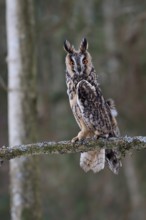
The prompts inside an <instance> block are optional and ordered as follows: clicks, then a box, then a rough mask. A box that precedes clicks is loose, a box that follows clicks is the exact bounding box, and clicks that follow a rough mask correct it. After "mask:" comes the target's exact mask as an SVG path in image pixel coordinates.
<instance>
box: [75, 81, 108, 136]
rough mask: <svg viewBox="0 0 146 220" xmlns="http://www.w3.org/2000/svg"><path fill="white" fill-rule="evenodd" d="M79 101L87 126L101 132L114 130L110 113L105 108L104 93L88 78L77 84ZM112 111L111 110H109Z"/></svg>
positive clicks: (105, 132)
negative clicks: (88, 80)
mask: <svg viewBox="0 0 146 220" xmlns="http://www.w3.org/2000/svg"><path fill="white" fill-rule="evenodd" d="M77 94H78V96H77V103H78V105H79V107H80V110H81V114H82V119H83V120H84V123H85V124H86V126H87V127H88V128H89V129H91V130H92V131H97V132H98V133H99V134H101V135H102V134H109V133H110V132H111V130H112V128H111V123H110V116H109V115H110V113H109V112H108V111H107V110H108V109H106V108H105V104H104V99H103V97H102V94H101V92H100V89H99V91H98V90H97V89H96V88H95V86H92V85H91V84H90V83H89V82H87V81H86V80H82V81H80V82H79V83H78V86H77ZM109 111H110V110H109Z"/></svg>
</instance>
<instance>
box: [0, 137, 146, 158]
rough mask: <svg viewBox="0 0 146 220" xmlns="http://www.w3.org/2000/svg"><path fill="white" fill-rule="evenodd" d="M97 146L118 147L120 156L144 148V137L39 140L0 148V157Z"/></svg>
mask: <svg viewBox="0 0 146 220" xmlns="http://www.w3.org/2000/svg"><path fill="white" fill-rule="evenodd" d="M99 148H106V149H118V150H119V152H120V153H121V155H122V156H125V154H126V152H128V151H131V150H141V149H145V148H146V137H142V136H138V137H127V136H125V137H120V138H110V139H108V140H107V139H102V138H101V139H98V140H93V139H87V140H85V141H82V142H76V143H71V141H60V142H54V141H50V142H41V143H34V144H27V145H16V146H12V147H2V148H0V159H1V160H10V159H13V158H17V157H21V156H32V155H41V154H68V153H77V152H86V151H91V150H96V149H99Z"/></svg>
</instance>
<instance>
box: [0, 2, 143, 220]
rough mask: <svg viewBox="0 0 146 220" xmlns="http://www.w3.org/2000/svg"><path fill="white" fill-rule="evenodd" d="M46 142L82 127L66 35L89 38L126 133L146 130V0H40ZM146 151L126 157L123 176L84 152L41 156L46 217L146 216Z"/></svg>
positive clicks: (1, 16) (3, 175) (4, 209)
mask: <svg viewBox="0 0 146 220" xmlns="http://www.w3.org/2000/svg"><path fill="white" fill-rule="evenodd" d="M5 13H6V5H5V1H4V0H0V33H1V42H0V146H3V145H8V124H7V110H8V109H7V87H6V86H5V85H6V84H7V46H6V19H5V18H6V14H5ZM35 16H36V22H37V28H36V31H37V67H38V81H37V82H38V91H37V92H38V121H39V136H38V138H37V139H38V141H45V140H46V141H48V140H56V141H58V140H69V139H71V138H72V137H74V136H75V135H76V134H77V132H78V131H79V128H78V126H77V124H76V122H75V120H74V118H73V115H72V112H71V109H70V107H69V102H68V97H67V94H66V84H65V64H64V57H65V52H64V50H63V41H64V40H65V39H68V40H70V41H71V42H73V44H74V46H75V47H77V46H78V44H79V42H80V40H81V39H82V37H84V36H85V37H86V38H87V39H88V42H89V51H90V52H91V55H92V57H93V63H94V66H95V69H96V71H97V74H98V76H99V81H100V84H101V88H102V90H103V94H104V96H105V97H106V98H109V97H112V98H113V99H114V100H115V102H116V106H117V109H118V112H119V117H118V122H119V127H120V130H121V135H132V136H133V135H145V131H146V1H144V0H139V1H136V0H115V1H114V0H90V1H83V0H70V1H68V0H57V1H53V0H43V1H41V0H38V1H35ZM145 157H146V151H144V150H143V151H142V150H141V151H140V152H135V153H133V155H132V156H131V155H130V156H126V158H125V159H123V168H122V169H121V170H120V174H119V175H118V176H115V175H113V173H111V172H110V171H109V170H108V169H105V170H104V171H102V172H100V173H99V174H96V175H94V174H93V173H87V174H86V173H84V172H83V171H82V170H81V169H80V167H79V154H74V155H73V154H71V155H46V156H39V157H38V158H39V161H40V166H41V179H40V182H41V200H42V211H43V219H44V220H48V219H50V220H58V219H64V220H66V219H68V220H77V219H80V220H83V219H84V220H89V219H90V220H96V219H98V220H105V219H108V220H117V219H119V220H129V219H132V220H133V219H140V220H144V219H146V175H145V173H146V163H145ZM0 179H1V181H0V219H4V220H9V219H10V211H9V210H10V197H9V165H8V163H5V164H4V165H3V166H2V167H1V169H0Z"/></svg>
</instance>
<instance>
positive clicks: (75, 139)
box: [71, 131, 87, 143]
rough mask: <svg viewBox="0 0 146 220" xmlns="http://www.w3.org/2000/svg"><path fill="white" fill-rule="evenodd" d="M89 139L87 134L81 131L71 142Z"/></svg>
mask: <svg viewBox="0 0 146 220" xmlns="http://www.w3.org/2000/svg"><path fill="white" fill-rule="evenodd" d="M86 137H87V132H85V131H80V132H79V133H78V135H77V136H76V137H74V138H73V139H72V140H71V142H72V143H75V142H77V141H83V140H84V139H85V138H86Z"/></svg>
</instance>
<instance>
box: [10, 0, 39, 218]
mask: <svg viewBox="0 0 146 220" xmlns="http://www.w3.org/2000/svg"><path fill="white" fill-rule="evenodd" d="M6 7H7V10H6V19H7V47H8V72H9V77H8V87H9V94H8V123H9V144H10V146H13V145H16V144H22V143H23V144H26V143H29V142H34V141H35V140H36V130H37V129H36V128H37V125H36V119H37V111H36V59H35V52H36V51H35V50H36V48H35V21H34V8H33V0H26V1H23V0H13V1H12V0H7V1H6ZM10 190H11V219H12V220H21V219H23V220H25V219H27V220H28V219H30V220H33V219H35V220H38V219H40V218H41V214H40V204H39V200H40V198H39V190H38V161H37V158H25V157H23V158H20V159H14V160H11V161H10Z"/></svg>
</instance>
